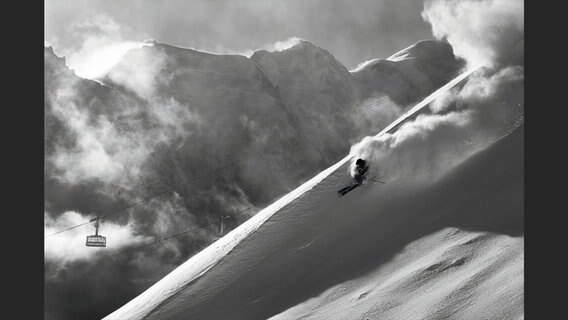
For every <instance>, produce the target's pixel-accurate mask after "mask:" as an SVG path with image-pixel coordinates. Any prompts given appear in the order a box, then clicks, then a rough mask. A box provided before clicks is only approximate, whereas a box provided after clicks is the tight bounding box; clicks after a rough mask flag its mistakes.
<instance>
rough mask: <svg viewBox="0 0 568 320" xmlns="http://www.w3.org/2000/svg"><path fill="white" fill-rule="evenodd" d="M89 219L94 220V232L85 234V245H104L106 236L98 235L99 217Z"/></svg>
mask: <svg viewBox="0 0 568 320" xmlns="http://www.w3.org/2000/svg"><path fill="white" fill-rule="evenodd" d="M91 221H95V234H94V235H92V236H87V242H86V243H85V245H86V246H87V247H106V237H103V236H100V235H99V217H96V218H93V219H91Z"/></svg>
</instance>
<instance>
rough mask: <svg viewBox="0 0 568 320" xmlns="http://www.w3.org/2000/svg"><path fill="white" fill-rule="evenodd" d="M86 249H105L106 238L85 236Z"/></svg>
mask: <svg viewBox="0 0 568 320" xmlns="http://www.w3.org/2000/svg"><path fill="white" fill-rule="evenodd" d="M86 245H87V247H106V237H103V236H99V235H93V236H87V242H86Z"/></svg>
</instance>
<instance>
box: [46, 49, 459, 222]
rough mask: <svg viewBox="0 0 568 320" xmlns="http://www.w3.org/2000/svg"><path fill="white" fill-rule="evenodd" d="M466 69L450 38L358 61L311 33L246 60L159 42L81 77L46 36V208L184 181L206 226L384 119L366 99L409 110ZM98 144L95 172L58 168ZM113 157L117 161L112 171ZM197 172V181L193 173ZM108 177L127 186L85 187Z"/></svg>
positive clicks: (337, 153) (182, 189) (282, 185)
mask: <svg viewBox="0 0 568 320" xmlns="http://www.w3.org/2000/svg"><path fill="white" fill-rule="evenodd" d="M461 67H462V63H461V62H460V61H459V60H458V59H456V57H455V56H454V55H453V53H452V48H451V46H450V45H448V44H446V43H442V42H439V41H422V42H419V43H417V44H415V45H412V46H410V47H408V48H406V49H404V50H402V51H400V52H398V53H397V54H395V55H393V56H391V57H389V58H388V59H376V60H374V61H371V62H370V63H368V64H366V65H365V66H364V67H362V68H359V69H358V70H356V71H352V72H350V71H348V70H347V69H346V68H345V67H344V66H343V65H342V64H341V63H340V62H339V61H337V60H336V59H335V58H334V57H333V55H332V54H331V53H329V52H328V51H326V50H325V49H322V48H320V47H318V46H316V45H314V44H312V43H310V42H308V41H300V42H299V43H298V44H297V45H295V46H293V47H291V48H289V49H287V50H283V51H279V52H268V51H264V50H261V51H257V52H255V53H254V54H253V55H252V56H251V57H250V58H247V57H245V56H239V55H216V54H209V53H204V52H199V51H195V50H190V49H184V48H178V47H173V46H170V45H167V44H161V43H152V45H148V46H144V47H142V48H139V49H134V50H131V51H130V52H128V53H127V54H126V55H125V56H124V58H123V59H122V60H121V62H120V63H118V64H117V65H116V66H115V67H114V68H112V69H111V70H110V72H109V73H108V74H107V75H106V76H105V78H103V79H99V80H98V81H93V80H88V79H83V78H79V77H77V76H75V74H74V73H73V71H72V70H70V69H69V68H67V66H66V65H65V61H64V58H59V57H57V56H56V55H55V54H54V53H53V50H52V49H51V48H46V49H45V92H46V100H45V119H46V120H45V121H46V126H45V127H46V129H45V130H46V131H45V143H46V148H45V153H46V183H48V184H50V186H49V187H50V188H48V191H47V192H46V203H47V209H48V210H49V211H50V212H53V213H55V214H57V212H62V210H77V211H79V212H83V213H92V212H93V211H94V207H95V206H94V205H93V207H85V206H84V205H82V204H79V203H75V202H73V201H71V200H69V199H60V197H58V196H57V194H58V193H59V192H60V191H61V190H67V191H68V192H69V193H73V192H78V191H77V190H76V186H77V185H81V186H82V189H81V190H83V191H82V192H86V195H85V196H86V197H92V198H93V197H94V198H93V199H94V200H93V202H96V201H98V200H96V199H99V200H100V197H103V198H104V201H103V200H100V201H103V202H105V203H109V204H112V203H114V204H116V202H118V201H119V199H118V198H119V196H117V195H118V194H120V195H123V193H124V195H123V196H124V197H131V198H133V197H135V196H134V195H146V196H148V195H152V194H154V193H156V192H159V191H161V190H167V189H171V190H175V192H176V193H177V195H179V197H180V200H179V201H181V203H182V205H181V207H182V210H181V213H179V214H181V215H186V216H187V217H195V218H196V219H197V221H198V223H199V224H204V223H207V222H209V221H211V220H213V219H217V218H218V217H219V216H223V215H226V214H230V213H231V212H234V211H235V208H244V207H256V208H262V207H263V206H265V205H267V204H269V203H271V202H272V201H274V200H275V198H277V197H278V196H280V195H282V194H284V193H285V192H287V191H289V190H291V189H293V188H295V187H296V186H297V185H299V184H300V183H301V182H303V181H305V180H307V179H308V178H310V177H311V176H313V175H314V174H315V173H317V172H320V171H321V170H322V169H323V168H326V167H327V166H329V164H331V163H334V162H336V161H337V160H338V159H340V158H341V157H343V156H344V155H345V154H346V153H347V152H349V148H350V146H351V145H352V143H353V142H356V141H358V140H359V139H361V138H362V137H364V136H367V135H371V134H375V133H377V132H378V131H379V130H380V129H381V128H382V127H381V126H380V125H381V123H383V122H380V121H378V122H377V121H374V122H373V121H371V120H374V119H373V117H380V113H379V114H376V113H363V114H361V113H359V109H360V107H361V106H362V105H363V104H365V103H367V102H368V101H372V100H373V99H377V98H379V97H383V98H388V99H389V101H390V103H391V104H394V105H395V109H394V110H395V111H396V112H400V113H402V112H403V111H404V110H405V109H406V108H408V107H409V106H410V105H411V104H412V103H413V102H416V101H417V100H418V99H420V98H421V97H424V96H426V95H428V94H429V93H430V92H432V91H434V90H435V89H437V88H438V87H440V86H441V85H443V84H444V83H445V82H447V81H449V80H450V79H451V78H453V77H454V76H455V75H457V73H458V71H459V69H460V68H461ZM383 101H384V100H383ZM381 108H383V106H382V105H381V104H377V105H376V106H374V107H373V109H376V110H380V109H381ZM375 120H376V119H375ZM379 120H380V119H379ZM369 121H371V122H369ZM385 121H386V120H385ZM90 130H91V131H93V130H94V131H93V132H95V133H94V134H90V133H89V132H91V131H90ZM107 138H108V139H107ZM111 138H112V139H111ZM105 139H106V140H105ZM107 141H112V143H107ZM93 148H94V149H93ZM93 150H99V151H100V153H101V154H102V155H104V157H102V158H104V159H107V160H108V159H110V160H108V161H109V162H108V166H106V167H105V166H104V165H102V164H101V165H100V166H98V167H97V168H99V169H98V170H100V172H98V171H97V172H98V173H97V172H94V171H93V170H91V169H89V168H91V167H89V166H92V163H85V164H84V166H83V167H81V168H83V169H84V170H83V171H80V170H78V171H77V173H76V174H75V175H74V176H73V179H71V178H69V177H68V179H61V178H58V177H61V176H65V174H66V170H67V169H68V168H69V166H72V165H76V164H77V161H74V160H78V159H80V158H81V157H82V156H85V155H91V153H92V152H93ZM95 158H96V157H95ZM96 159H101V157H99V158H96ZM104 163H106V162H103V164H104ZM116 163H120V165H121V166H122V169H120V170H122V171H120V170H119V169H116V170H115V169H112V168H114V166H115V164H116ZM112 170H114V171H112ZM109 172H114V174H113V175H111V174H110V173H109ZM117 176H118V177H119V178H116V177H117ZM124 177H127V178H128V179H126V180H125V178H124ZM193 179H199V181H197V180H194V182H191V183H188V181H192V180H193ZM125 181H126V182H125ZM111 183H113V184H114V185H117V186H116V188H117V189H114V190H121V192H123V193H116V192H115V193H113V194H109V193H108V192H107V193H105V194H104V196H101V195H100V194H99V195H97V197H99V198H96V197H95V195H94V194H92V193H93V192H92V191H89V190H90V188H91V187H93V186H101V185H105V184H111ZM51 188H55V189H51ZM50 189H51V190H54V191H53V192H49V190H50ZM89 192H90V193H91V194H90V193H89ZM122 200H124V199H122ZM122 200H121V201H122ZM77 206H83V207H77ZM99 209H100V208H99ZM141 217H146V218H148V219H149V221H152V218H151V217H150V216H145V215H141ZM117 219H118V218H117ZM141 219H142V218H141ZM240 222H242V221H239V219H235V220H234V221H233V222H230V223H229V226H228V228H231V227H234V226H235V225H237V224H239V223H240ZM151 223H152V222H146V224H147V225H150V224H151ZM231 224H232V225H231Z"/></svg>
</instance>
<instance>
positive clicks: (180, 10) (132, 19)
mask: <svg viewBox="0 0 568 320" xmlns="http://www.w3.org/2000/svg"><path fill="white" fill-rule="evenodd" d="M423 7H424V6H423V1H421V0H402V1H400V0H381V1H376V0H353V1H337V0H311V1H298V0H291V1H276V0H240V1H228V0H214V1H209V0H207V1H203V0H189V1H179V0H163V1H141V0H139V1H136V0H122V1H102V0H92V1H88V0H77V1H65V0H45V40H46V42H48V43H50V44H51V45H52V46H53V47H54V50H55V52H56V53H58V54H60V55H64V54H65V53H68V52H69V51H70V50H71V49H72V48H73V47H74V46H76V45H77V43H76V36H74V34H73V32H71V30H73V29H74V28H75V27H76V26H77V25H79V24H81V23H82V21H85V20H88V19H92V18H93V17H104V18H105V20H106V21H107V22H109V21H111V22H112V23H113V24H114V25H113V28H120V33H121V37H122V38H123V39H122V40H127V41H144V40H146V39H154V40H156V41H158V42H162V43H167V44H170V45H174V46H181V47H188V48H195V49H199V50H204V51H208V52H215V53H245V54H246V53H250V52H251V50H256V49H260V48H263V47H266V46H267V45H270V44H273V43H275V42H278V41H285V40H287V39H290V38H293V37H299V38H302V39H306V40H309V41H311V42H312V43H314V44H316V45H318V46H320V47H322V48H325V49H326V50H328V51H329V52H331V53H332V54H333V55H334V56H335V57H336V58H337V59H338V60H339V61H340V62H341V63H342V64H344V65H345V66H346V67H347V68H348V69H352V68H354V67H356V66H357V65H358V64H359V63H362V62H364V61H366V60H369V59H373V58H387V57H389V56H390V55H391V54H393V53H394V52H397V51H399V50H401V49H403V48H405V47H407V46H409V45H411V44H413V43H415V42H417V41H419V40H423V39H433V38H434V36H433V34H432V27H431V26H430V24H429V23H427V22H426V21H424V19H423V18H422V17H421V11H422V10H423Z"/></svg>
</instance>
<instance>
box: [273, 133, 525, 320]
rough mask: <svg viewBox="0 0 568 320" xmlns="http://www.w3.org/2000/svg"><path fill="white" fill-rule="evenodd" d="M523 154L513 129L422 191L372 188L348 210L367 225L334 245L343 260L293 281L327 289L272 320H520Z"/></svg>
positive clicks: (518, 135)
mask: <svg viewBox="0 0 568 320" xmlns="http://www.w3.org/2000/svg"><path fill="white" fill-rule="evenodd" d="M523 155H524V125H521V126H519V127H518V128H516V129H515V130H514V131H513V132H512V133H511V134H510V135H508V136H506V137H505V138H503V139H502V140H500V141H497V142H496V143H494V144H493V145H492V146H490V147H489V148H487V149H486V150H483V151H481V152H479V153H478V154H476V155H474V156H472V157H471V158H469V159H468V160H467V161H465V162H464V163H462V164H461V165H459V166H458V167H457V168H455V169H454V170H452V171H451V172H450V173H448V174H447V175H446V176H445V177H444V178H443V179H441V180H440V181H437V182H436V183H434V184H433V185H432V186H430V187H429V188H428V189H424V190H425V191H418V192H417V191H413V190H404V189H405V188H404V183H398V182H395V183H396V186H392V184H391V186H389V187H388V188H383V189H385V190H382V192H381V191H377V194H378V195H379V197H378V198H379V199H377V200H376V206H375V207H374V208H372V209H365V208H364V207H363V208H360V207H354V208H353V209H352V211H351V212H352V215H353V216H354V217H353V218H354V219H357V220H359V219H362V218H363V217H362V216H364V218H363V219H366V223H367V225H359V226H358V227H357V228H359V229H357V232H356V233H352V234H351V235H352V236H354V237H353V238H352V239H348V240H346V241H345V243H341V244H340V246H339V247H338V248H336V249H335V252H334V255H335V258H336V259H338V260H346V261H343V262H341V263H339V262H335V261H333V259H330V258H328V259H327V260H321V261H320V262H321V263H322V264H323V265H319V266H315V267H314V269H315V270H314V274H316V275H315V276H310V277H308V278H304V279H302V280H301V281H302V282H303V283H304V282H307V283H306V284H309V285H314V284H315V285H317V284H322V283H325V284H326V285H322V286H321V287H325V291H323V292H315V290H314V291H312V292H313V293H315V295H314V296H313V297H312V298H310V299H309V300H307V301H306V302H303V303H301V304H299V305H297V306H295V307H293V308H290V309H289V310H287V311H285V312H283V313H281V314H279V315H277V316H274V317H272V318H271V319H521V318H523V314H524V312H523V305H524V304H523V299H524V287H523V284H524V237H523V228H524V221H523V218H524V209H523V203H524V201H523V192H524V183H523V171H524V168H523V167H524V164H523ZM381 187H382V186H381ZM370 188H379V186H370ZM392 188H395V189H399V190H404V192H402V193H399V192H396V191H394V190H393V189H392ZM381 193H383V194H381ZM377 194H372V191H366V190H365V191H363V192H361V195H353V198H355V197H357V199H354V201H355V202H356V203H360V202H363V203H367V204H368V202H367V201H374V200H371V199H369V196H371V195H372V196H377ZM379 202H381V203H379ZM330 260H331V261H330ZM355 270H357V271H355ZM322 274H323V276H322ZM346 274H348V276H346ZM334 275H338V278H340V279H335V280H334ZM314 278H315V279H317V280H314ZM330 283H335V284H334V285H332V286H327V285H328V284H330Z"/></svg>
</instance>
